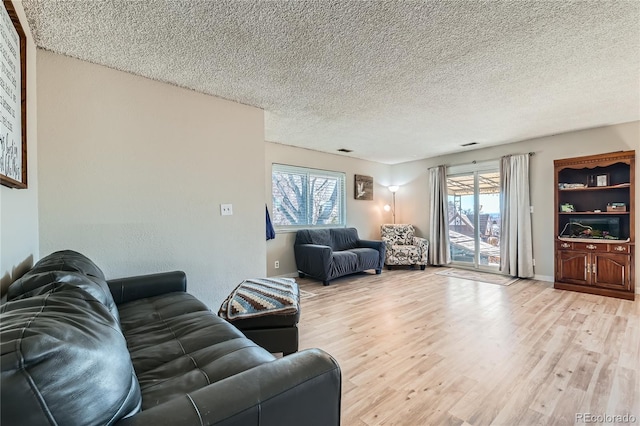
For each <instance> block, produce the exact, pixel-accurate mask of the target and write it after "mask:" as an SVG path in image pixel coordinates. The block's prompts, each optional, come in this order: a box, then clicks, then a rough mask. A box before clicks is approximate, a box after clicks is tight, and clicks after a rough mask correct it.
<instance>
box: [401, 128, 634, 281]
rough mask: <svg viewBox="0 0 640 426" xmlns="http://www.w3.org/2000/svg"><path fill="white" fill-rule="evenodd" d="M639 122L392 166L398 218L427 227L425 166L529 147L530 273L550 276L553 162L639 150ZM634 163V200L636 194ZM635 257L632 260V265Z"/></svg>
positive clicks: (424, 230)
mask: <svg viewBox="0 0 640 426" xmlns="http://www.w3.org/2000/svg"><path fill="white" fill-rule="evenodd" d="M639 148H640V121H634V122H630V123H624V124H617V125H613V126H606V127H598V128H593V129H587V130H580V131H574V132H568V133H562V134H558V135H553V136H548V137H542V138H537V139H531V140H525V141H522V142H517V143H512V144H507V145H500V146H495V147H490V148H485V149H478V150H473V151H468V152H464V153H458V154H451V155H446V156H441V157H435V158H429V159H426V160H420V161H413V162H409V163H402V164H398V165H394V166H393V168H392V174H393V179H394V180H395V182H396V183H397V184H398V185H401V190H402V191H403V195H404V194H406V199H407V200H411V205H407V206H405V214H404V216H403V220H405V221H407V222H409V223H414V224H416V225H417V228H418V229H419V230H420V231H421V233H423V234H425V235H428V232H429V218H428V214H429V209H430V206H429V197H428V191H429V177H428V172H427V170H428V169H429V167H433V166H437V165H441V164H444V165H457V164H467V163H471V162H472V161H474V160H475V161H484V160H492V159H498V158H500V157H501V156H503V155H508V154H519V153H527V152H533V153H534V156H533V157H531V163H530V165H531V166H530V179H531V186H530V190H531V205H532V206H533V207H534V213H533V214H532V228H533V256H534V258H535V260H536V267H535V274H536V278H539V279H542V280H546V281H553V277H554V258H553V256H554V247H553V244H554V240H555V236H554V229H553V223H554V222H553V215H554V213H555V212H554V206H553V196H554V191H555V188H554V187H553V185H554V168H553V161H554V160H557V159H561V158H569V157H580V156H583V155H593V154H601V153H606V152H613V151H627V150H636V155H638V153H640V151H639ZM638 171H639V170H638V165H637V162H636V200H639V199H640V198H638V196H639V194H640V185H638V176H640V173H638ZM639 219H640V211H639V209H638V203H637V202H636V230H637V229H638V226H639V225H638V224H640V221H639ZM637 262H638V261H637V259H636V264H637ZM635 277H636V281H635V282H636V292H639V293H640V268H638V267H637V266H636V273H635Z"/></svg>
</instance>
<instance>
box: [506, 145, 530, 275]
mask: <svg viewBox="0 0 640 426" xmlns="http://www.w3.org/2000/svg"><path fill="white" fill-rule="evenodd" d="M500 193H501V196H500V217H501V224H500V232H501V237H500V272H502V273H504V274H508V275H511V276H513V277H520V278H530V277H533V275H534V274H533V242H532V235H531V206H530V200H529V154H518V155H510V156H505V157H502V158H501V159H500Z"/></svg>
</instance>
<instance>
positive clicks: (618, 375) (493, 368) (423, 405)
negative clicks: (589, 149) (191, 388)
mask: <svg viewBox="0 0 640 426" xmlns="http://www.w3.org/2000/svg"><path fill="white" fill-rule="evenodd" d="M437 271H438V269H437V268H427V269H426V270H425V271H420V270H419V269H418V270H409V269H406V270H392V271H387V270H385V271H383V273H382V274H381V275H373V274H368V273H365V274H359V275H354V276H351V277H347V278H342V279H338V280H335V281H333V282H332V283H331V285H330V286H328V287H323V286H322V284H321V283H320V282H318V281H314V280H310V279H297V281H298V283H299V284H300V288H301V289H302V290H303V291H306V292H310V293H313V294H314V296H311V297H303V298H302V302H301V304H302V317H301V321H300V324H299V327H300V348H301V349H304V348H311V347H319V348H322V349H324V350H325V351H327V352H329V353H330V354H331V355H333V356H334V357H335V358H336V360H337V361H338V363H339V364H340V366H341V368H342V425H343V426H361V425H382V424H385V425H441V424H453V425H462V424H465V425H489V424H495V425H510V426H511V425H535V424H544V425H547V424H582V422H581V421H579V420H580V419H577V417H576V415H577V414H578V413H590V414H591V415H592V416H595V415H610V416H613V415H625V414H628V415H633V416H635V424H640V301H638V300H636V301H635V302H630V301H626V300H620V299H613V298H608V297H601V296H594V295H588V294H580V293H575V292H569V291H562V290H554V289H553V285H552V284H551V283H546V282H541V281H535V280H520V281H518V282H516V283H514V284H512V285H511V286H508V287H503V286H499V285H494V284H487V283H482V282H476V281H467V280H463V279H460V278H452V277H445V276H440V275H435V272H437ZM576 420H578V421H576ZM608 420H616V419H613V418H609V419H608ZM607 424H612V423H607ZM613 424H616V423H613ZM617 424H623V422H618V423H617ZM632 424H633V423H632Z"/></svg>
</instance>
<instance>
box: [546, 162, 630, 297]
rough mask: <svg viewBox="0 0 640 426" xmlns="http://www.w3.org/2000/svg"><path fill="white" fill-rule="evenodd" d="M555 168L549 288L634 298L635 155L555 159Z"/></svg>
mask: <svg viewBox="0 0 640 426" xmlns="http://www.w3.org/2000/svg"><path fill="white" fill-rule="evenodd" d="M554 170H555V191H554V192H555V203H554V205H555V212H556V214H555V215H554V222H555V235H556V242H555V283H554V287H555V288H558V289H563V290H572V291H579V292H583V293H591V294H599V295H603V296H612V297H619V298H623V299H629V300H634V299H635V283H634V273H635V272H634V271H635V267H634V265H635V220H634V217H635V216H634V212H635V151H620V152H612V153H608V154H600V155H590V156H586V157H576V158H566V159H562V160H556V161H554ZM598 184H600V185H598ZM580 185H583V186H580ZM608 205H611V206H616V205H617V206H620V208H621V209H624V210H625V211H607V206H608ZM567 209H571V210H575V211H566V210H567ZM563 210H564V211H563ZM594 210H600V211H598V212H596V211H594Z"/></svg>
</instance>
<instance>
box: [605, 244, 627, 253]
mask: <svg viewBox="0 0 640 426" xmlns="http://www.w3.org/2000/svg"><path fill="white" fill-rule="evenodd" d="M630 248H631V246H629V245H625V244H609V251H610V252H611V253H623V254H627V253H629V252H630Z"/></svg>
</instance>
